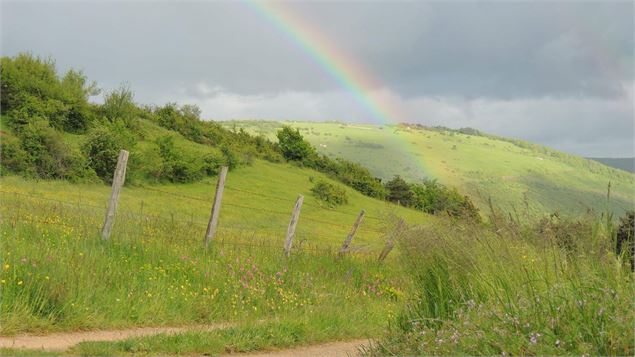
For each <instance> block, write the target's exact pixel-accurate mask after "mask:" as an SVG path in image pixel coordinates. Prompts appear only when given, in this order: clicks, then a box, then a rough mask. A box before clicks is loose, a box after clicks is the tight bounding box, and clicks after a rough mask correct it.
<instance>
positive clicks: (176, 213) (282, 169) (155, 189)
mask: <svg viewBox="0 0 635 357" xmlns="http://www.w3.org/2000/svg"><path fill="white" fill-rule="evenodd" d="M312 178H313V179H323V180H325V181H327V182H333V181H332V180H330V179H329V178H328V177H326V176H325V175H323V174H320V173H317V172H315V171H312V170H307V169H301V168H298V167H296V166H294V165H289V164H272V163H268V162H264V161H256V162H255V163H254V164H253V165H252V166H249V167H244V168H240V169H237V170H235V171H232V172H230V173H229V175H228V178H227V182H226V187H225V193H224V195H223V204H222V210H221V216H220V225H219V227H220V231H221V232H232V231H237V232H242V233H241V234H239V235H240V236H246V237H255V238H266V239H268V240H270V243H271V244H272V245H274V244H278V245H279V246H280V249H282V242H283V241H284V235H285V233H286V230H287V226H288V224H289V219H290V214H291V210H292V208H293V205H294V204H295V200H296V198H297V196H298V194H303V195H304V196H305V199H304V205H303V207H302V210H301V217H300V222H299V224H298V227H297V238H296V239H297V240H296V241H297V242H298V243H299V242H304V244H308V245H311V246H314V247H315V246H318V247H330V248H335V247H336V246H337V245H338V244H341V243H342V241H343V240H344V238H345V237H346V234H347V233H348V232H349V230H350V228H351V226H352V224H353V222H354V221H355V218H356V216H357V214H358V213H359V212H360V210H362V209H364V210H366V219H365V220H364V222H363V224H362V226H361V227H360V230H359V231H358V233H357V236H356V238H355V245H361V246H368V247H372V248H373V249H378V248H381V246H382V245H383V243H384V242H383V241H382V240H380V238H381V236H382V234H383V228H384V227H383V225H384V222H385V221H387V220H389V218H390V216H392V215H399V216H401V217H404V218H406V219H408V220H409V221H412V222H413V223H414V222H417V223H423V222H426V221H427V220H430V219H432V218H431V217H430V216H428V215H425V214H423V213H421V212H417V211H414V210H411V209H407V208H404V207H399V206H396V205H392V204H387V203H385V202H382V201H379V200H375V199H372V198H369V197H366V196H363V195H362V194H360V193H358V192H356V191H354V190H353V189H350V188H348V187H346V188H345V189H346V190H347V194H348V196H349V203H348V204H346V205H343V206H339V207H337V208H334V209H333V208H329V207H327V206H324V205H323V204H322V203H321V202H320V201H319V200H317V199H316V198H315V197H313V196H312V194H311V192H310V189H311V187H312V186H313V184H312V183H311V181H310V180H311V179H312ZM333 183H335V182H333ZM0 184H1V185H2V191H3V192H2V197H3V198H4V201H5V202H6V203H7V204H6V205H4V207H3V209H4V210H9V209H11V208H10V205H9V203H10V202H13V201H16V202H19V201H20V200H22V199H26V200H35V201H36V202H39V201H42V200H44V201H50V200H59V201H63V202H65V204H64V203H62V205H70V206H71V207H72V206H77V207H80V208H87V209H89V210H90V211H91V212H93V213H94V214H92V215H94V219H95V220H96V221H97V222H99V221H100V220H101V219H102V218H103V217H102V215H103V214H104V212H105V211H104V209H105V207H106V203H107V200H108V198H109V194H110V187H108V186H106V185H103V184H73V183H68V182H65V181H30V180H24V179H22V178H18V177H15V176H11V177H3V178H1V179H0ZM215 185H216V181H215V178H209V179H205V180H203V181H201V182H197V183H193V184H161V185H148V184H142V185H136V186H135V185H133V186H126V187H124V189H123V191H122V194H121V197H120V203H119V210H120V212H121V213H122V214H124V215H130V216H131V217H133V218H134V217H138V216H142V217H146V216H147V218H148V219H152V220H155V219H157V220H163V221H164V223H171V222H181V223H183V224H187V225H190V226H191V228H192V229H198V231H199V236H194V237H191V238H192V239H194V240H196V239H198V238H200V239H201V240H202V237H203V235H204V233H205V229H206V226H207V220H208V219H209V215H210V209H211V204H212V200H213V197H214V189H215ZM25 195H28V196H25ZM51 202H53V204H54V203H55V201H51ZM125 228H126V227H123V226H122V225H118V227H115V232H116V231H117V229H122V230H124V229H125ZM219 239H221V240H222V239H224V237H223V234H220V235H219Z"/></svg>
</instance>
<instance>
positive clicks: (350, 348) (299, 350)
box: [223, 339, 368, 357]
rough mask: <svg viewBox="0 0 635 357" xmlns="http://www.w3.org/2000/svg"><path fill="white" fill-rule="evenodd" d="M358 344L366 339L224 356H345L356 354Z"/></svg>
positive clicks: (366, 344)
mask: <svg viewBox="0 0 635 357" xmlns="http://www.w3.org/2000/svg"><path fill="white" fill-rule="evenodd" d="M360 346H368V339H365V340H353V341H339V342H328V343H323V344H320V345H313V346H303V347H295V348H291V349H288V350H280V351H267V352H254V353H240V354H233V355H223V356H224V357H317V356H319V357H347V356H357V355H359V353H358V348H359V347H360Z"/></svg>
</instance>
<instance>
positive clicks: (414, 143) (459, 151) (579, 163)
mask: <svg viewBox="0 0 635 357" xmlns="http://www.w3.org/2000/svg"><path fill="white" fill-rule="evenodd" d="M283 124H289V125H291V126H292V127H295V128H298V129H300V130H301V132H302V134H303V135H304V137H305V138H306V139H308V140H309V141H310V142H311V143H312V144H313V145H314V146H315V147H316V148H317V149H318V151H320V152H322V153H325V154H328V155H330V156H342V157H344V158H347V159H349V160H352V161H356V162H359V163H361V164H362V165H364V166H366V167H368V168H369V169H370V170H371V172H372V173H373V174H375V175H377V176H378V177H382V178H384V179H386V178H390V177H392V176H393V175H401V176H403V177H404V178H406V179H408V180H413V181H414V180H419V179H421V178H423V177H431V178H436V179H438V180H439V181H440V182H442V183H444V184H447V185H450V186H455V187H457V188H459V190H460V191H461V192H463V193H466V194H469V195H470V196H472V197H473V198H474V199H475V200H476V201H477V202H478V203H480V205H481V206H483V205H485V204H486V202H487V200H488V198H489V197H491V198H492V201H493V202H494V204H495V205H497V206H500V207H503V208H504V209H506V210H511V209H514V208H515V209H516V210H518V211H525V210H529V212H531V213H534V214H540V213H547V212H554V211H560V212H561V213H565V214H575V213H580V212H584V211H586V210H587V209H588V208H593V209H595V210H596V211H601V210H603V209H605V206H606V193H607V185H608V183H609V181H610V182H611V197H612V199H611V208H612V209H613V210H615V211H616V212H617V213H621V212H623V211H625V210H627V209H629V208H632V205H633V201H634V199H635V194H634V191H633V190H634V188H635V178H634V176H633V175H632V174H629V173H626V172H623V171H620V170H616V169H613V168H610V167H607V166H604V165H602V164H599V163H597V162H595V161H591V160H587V159H583V158H579V157H575V156H572V155H568V154H564V153H561V152H557V151H555V150H552V149H548V148H545V147H541V146H538V145H533V144H529V143H525V142H521V141H513V140H507V139H502V138H496V137H491V136H486V135H467V134H462V133H458V132H455V131H448V130H436V129H434V130H433V129H426V128H421V127H407V126H375V125H357V124H356V125H346V124H341V123H332V122H329V123H314V122H289V123H281V122H258V121H244V122H243V121H232V122H226V123H224V124H223V125H225V126H226V127H228V128H233V127H238V128H244V129H245V130H247V131H249V132H252V133H259V134H266V135H268V136H269V137H273V135H274V133H275V131H276V130H277V129H278V128H280V127H281V126H282V125H283Z"/></svg>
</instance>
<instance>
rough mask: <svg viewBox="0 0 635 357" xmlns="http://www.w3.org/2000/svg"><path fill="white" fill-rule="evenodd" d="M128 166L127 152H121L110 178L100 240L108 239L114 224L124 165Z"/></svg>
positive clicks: (123, 177) (123, 178) (123, 175)
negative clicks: (109, 188) (110, 185)
mask: <svg viewBox="0 0 635 357" xmlns="http://www.w3.org/2000/svg"><path fill="white" fill-rule="evenodd" d="M127 164H128V152H127V151H126V150H121V151H120V152H119V158H118V159H117V168H116V169H115V174H114V176H113V178H112V192H111V194H110V201H108V211H106V219H105V220H104V227H103V228H102V229H101V238H102V239H103V240H108V239H109V238H110V231H111V230H112V225H113V223H115V213H116V212H117V202H118V201H119V193H120V192H121V187H122V186H123V183H124V181H125V180H126V165H127Z"/></svg>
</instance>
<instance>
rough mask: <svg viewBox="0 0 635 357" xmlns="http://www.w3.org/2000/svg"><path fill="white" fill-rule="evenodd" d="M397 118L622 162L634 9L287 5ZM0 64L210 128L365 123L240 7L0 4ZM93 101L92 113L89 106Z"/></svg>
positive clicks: (364, 114) (629, 123)
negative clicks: (179, 106) (196, 118)
mask: <svg viewBox="0 0 635 357" xmlns="http://www.w3.org/2000/svg"><path fill="white" fill-rule="evenodd" d="M284 8H285V9H286V10H287V11H288V12H290V13H293V14H295V16H297V17H298V18H300V19H303V20H302V22H303V23H306V24H310V25H311V26H312V27H314V28H316V29H318V30H319V31H320V33H321V34H322V35H323V36H325V37H326V38H329V39H330V40H331V41H333V43H335V45H336V46H337V48H339V49H340V50H341V51H342V52H343V53H345V54H346V55H347V56H348V57H350V58H352V59H353V60H354V61H355V62H356V63H358V64H359V66H360V68H365V70H366V71H367V72H368V73H371V74H372V75H373V76H374V77H375V78H376V80H377V82H376V85H375V86H373V87H372V88H369V90H370V94H371V95H372V96H373V97H374V98H384V99H386V100H390V101H391V102H393V103H395V104H396V105H397V106H398V107H399V108H400V109H401V111H402V112H403V113H404V116H405V119H406V120H407V121H408V122H416V123H423V124H427V125H444V126H448V127H453V128H459V127H465V126H470V127H474V128H478V129H481V130H483V131H486V132H490V133H494V134H499V135H504V136H511V137H516V138H522V139H526V140H530V141H534V142H538V143H541V144H545V145H548V146H551V147H555V148H557V149H560V150H563V151H567V152H571V153H575V154H579V155H583V156H633V150H634V148H633V136H634V132H633V114H634V111H633V99H634V84H633V46H634V39H633V31H634V28H633V26H634V24H633V22H634V21H633V16H634V13H633V11H634V9H633V2H631V1H623V2H613V3H609V2H599V1H598V2H586V3H582V2H572V1H566V2H564V1H563V2H533V3H530V2H528V3H520V2H515V3H503V2H491V3H483V2H480V3H476V2H453V3H441V2H424V1H415V2H403V3H395V2H373V3H365V2H313V3H311V2H291V3H286V4H284ZM1 10H2V19H1V20H2V55H7V56H13V55H15V54H17V53H19V52H22V51H30V52H32V53H33V54H36V55H40V56H50V57H52V58H54V59H55V60H56V62H57V66H58V69H60V70H62V71H64V70H67V69H68V68H77V69H82V70H83V71H84V72H85V73H86V75H87V76H88V77H89V78H90V79H94V80H96V81H97V83H98V84H99V86H100V87H101V88H103V89H105V90H106V91H108V90H112V89H113V88H115V87H117V86H118V85H119V84H121V83H123V82H126V83H128V84H129V85H130V87H131V88H132V89H133V90H134V91H135V99H136V101H137V102H139V103H144V104H163V103H165V102H168V101H177V102H179V103H194V104H198V105H199V106H200V107H201V109H202V110H203V116H204V117H205V118H206V119H213V120H226V119H240V118H253V119H292V120H342V121H351V122H372V121H373V118H372V115H371V113H370V112H369V111H368V109H367V108H365V107H364V106H362V105H360V104H359V103H358V102H357V101H355V100H354V99H353V97H352V95H351V93H350V92H348V91H347V90H346V89H344V88H343V87H342V86H341V85H340V84H339V83H338V82H337V81H336V80H334V78H332V77H331V76H330V75H329V74H328V73H327V72H326V71H325V70H324V69H323V68H322V67H320V66H319V65H318V64H317V63H316V62H315V61H313V60H312V58H311V57H310V55H308V54H307V52H305V51H304V50H302V48H300V47H299V46H297V45H296V44H294V43H293V41H291V40H290V39H289V36H287V35H286V34H284V33H283V32H281V31H280V30H279V28H277V27H276V26H274V24H273V23H272V22H270V21H269V20H267V19H266V18H265V17H264V16H262V15H261V14H259V13H258V12H257V11H255V10H254V7H253V6H250V5H248V4H245V3H237V2H190V3H179V4H176V3H171V2H165V1H164V2H136V3H122V2H99V3H81V2H21V3H20V2H9V1H6V0H3V1H2V5H1ZM94 100H96V101H99V100H100V99H99V98H95V99H94Z"/></svg>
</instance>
